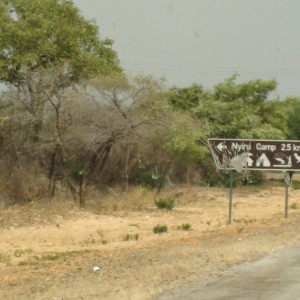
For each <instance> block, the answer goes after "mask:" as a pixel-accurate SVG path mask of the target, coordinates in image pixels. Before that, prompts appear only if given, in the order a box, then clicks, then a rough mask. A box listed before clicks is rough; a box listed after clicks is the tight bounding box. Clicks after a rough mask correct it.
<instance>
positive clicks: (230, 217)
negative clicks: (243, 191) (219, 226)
mask: <svg viewBox="0 0 300 300" xmlns="http://www.w3.org/2000/svg"><path fill="white" fill-rule="evenodd" d="M232 173H233V170H232V169H230V179H229V180H230V183H229V213H228V215H229V216H228V223H229V224H231V219H232V192H233V178H232Z"/></svg>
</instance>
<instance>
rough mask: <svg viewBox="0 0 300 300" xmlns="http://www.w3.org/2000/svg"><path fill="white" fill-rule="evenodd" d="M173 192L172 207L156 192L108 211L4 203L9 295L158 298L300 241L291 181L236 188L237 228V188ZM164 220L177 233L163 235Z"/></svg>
mask: <svg viewBox="0 0 300 300" xmlns="http://www.w3.org/2000/svg"><path fill="white" fill-rule="evenodd" d="M164 193H165V195H172V196H174V197H176V202H175V203H176V204H175V208H174V209H173V210H171V211H165V210H159V209H157V208H156V207H155V206H154V205H153V199H151V200H148V202H147V203H146V204H145V201H144V200H142V199H141V202H143V203H144V205H143V207H140V206H139V205H136V207H131V208H129V207H127V208H124V207H126V205H123V206H122V205H119V206H116V205H115V204H114V205H115V206H114V209H113V210H112V211H111V212H108V211H107V212H106V213H105V214H103V213H101V212H99V211H98V210H96V209H94V206H92V205H90V206H89V204H87V208H86V209H84V210H79V209H78V208H76V207H75V206H74V205H72V204H70V203H68V202H66V203H64V204H63V205H62V204H60V203H57V202H53V203H50V204H36V203H32V204H28V205H26V206H13V207H8V208H5V207H2V208H1V210H0V226H1V227H0V299H155V297H157V295H159V294H160V293H162V292H164V291H167V290H172V289H173V288H175V287H178V286H181V285H185V284H191V283H193V282H198V281H200V280H203V279H207V278H212V277H215V276H218V274H220V273H221V272H222V271H224V270H225V269H227V268H228V267H230V266H233V265H236V264H239V263H241V262H245V261H252V260H256V259H259V258H261V257H263V256H264V255H266V254H268V253H270V252H272V251H275V250H278V249H280V248H283V247H286V246H288V245H292V244H294V243H296V242H297V241H299V240H300V233H299V227H300V209H298V207H299V208H300V190H293V189H290V191H289V201H290V202H289V203H290V205H291V207H292V208H293V209H292V208H291V209H289V218H288V219H285V218H284V186H283V185H282V186H281V187H264V188H258V187H245V188H239V189H235V190H234V195H233V196H234V198H233V203H234V205H233V222H232V224H231V225H228V222H227V221H228V190H227V189H224V188H204V187H201V188H200V187H184V188H177V189H174V190H167V191H164ZM142 195H143V194H141V195H139V197H142ZM118 197H120V199H118ZM127 197H128V196H127ZM146 197H148V196H146V195H145V198H146ZM114 198H117V199H115V201H125V200H122V199H121V198H122V195H117V194H115V195H114ZM115 203H116V202H115ZM117 203H121V202H117ZM120 207H122V209H119V208H120ZM158 224H161V225H162V224H165V225H167V226H168V232H166V233H162V234H154V232H153V227H154V226H156V225H158ZM182 224H190V225H191V230H189V231H185V230H182ZM95 266H98V267H99V269H100V270H99V271H96V272H94V271H93V268H94V267H95Z"/></svg>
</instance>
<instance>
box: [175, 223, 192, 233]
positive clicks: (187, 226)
mask: <svg viewBox="0 0 300 300" xmlns="http://www.w3.org/2000/svg"><path fill="white" fill-rule="evenodd" d="M178 229H179V230H183V231H190V230H192V225H191V224H189V223H185V224H182V225H181V226H178Z"/></svg>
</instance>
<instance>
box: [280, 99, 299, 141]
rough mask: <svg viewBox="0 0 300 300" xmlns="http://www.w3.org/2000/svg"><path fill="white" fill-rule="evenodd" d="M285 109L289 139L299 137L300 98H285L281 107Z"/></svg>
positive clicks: (297, 138)
mask: <svg viewBox="0 0 300 300" xmlns="http://www.w3.org/2000/svg"><path fill="white" fill-rule="evenodd" d="M284 108H285V111H286V114H287V118H288V122H287V123H288V128H289V134H288V137H289V138H290V139H294V140H299V139H300V98H287V99H286V100H285V101H284V102H283V104H282V109H283V110H284Z"/></svg>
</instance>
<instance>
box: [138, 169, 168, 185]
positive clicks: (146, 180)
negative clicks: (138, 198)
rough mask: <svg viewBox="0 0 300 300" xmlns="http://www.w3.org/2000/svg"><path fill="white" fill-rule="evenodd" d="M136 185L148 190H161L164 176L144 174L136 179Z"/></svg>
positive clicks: (150, 173)
mask: <svg viewBox="0 0 300 300" xmlns="http://www.w3.org/2000/svg"><path fill="white" fill-rule="evenodd" d="M138 184H139V185H141V186H144V187H148V188H162V187H163V186H164V185H165V176H164V175H162V174H159V175H154V174H153V173H152V172H144V173H142V174H141V175H140V177H139V179H138Z"/></svg>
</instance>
